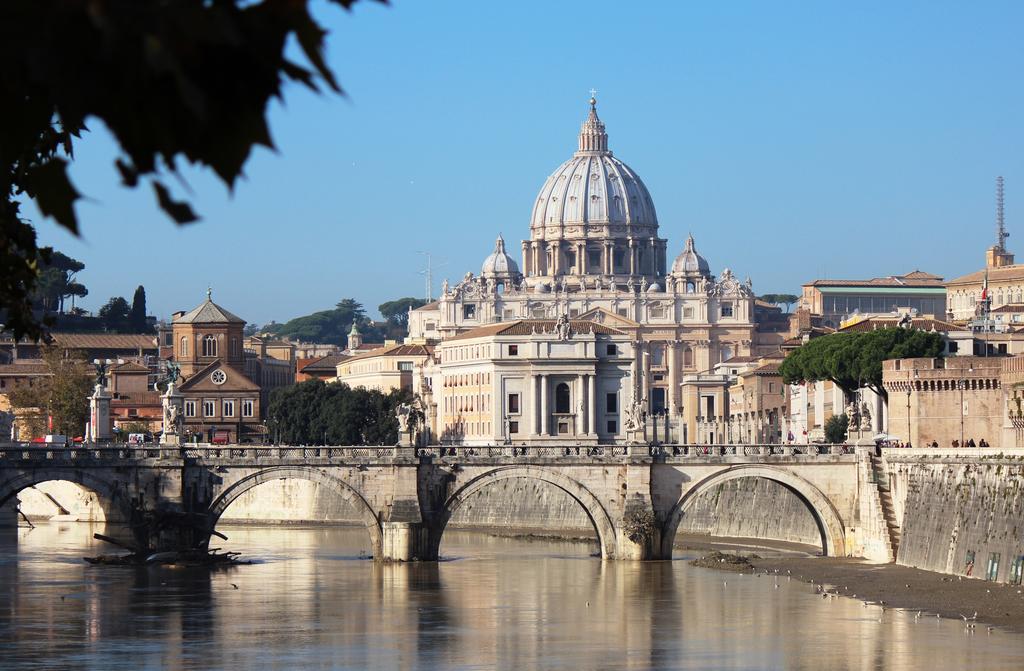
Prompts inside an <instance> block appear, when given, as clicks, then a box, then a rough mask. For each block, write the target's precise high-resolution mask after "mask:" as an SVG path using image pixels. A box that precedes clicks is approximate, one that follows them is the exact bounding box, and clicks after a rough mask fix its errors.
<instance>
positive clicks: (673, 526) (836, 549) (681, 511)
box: [661, 464, 846, 558]
mask: <svg viewBox="0 0 1024 671" xmlns="http://www.w3.org/2000/svg"><path fill="white" fill-rule="evenodd" d="M740 478H764V479H766V480H771V481H773V482H776V483H778V484H780V485H782V486H783V487H785V488H786V489H788V490H789V491H790V492H792V493H793V494H794V495H795V496H796V497H797V498H798V499H800V501H802V502H803V504H804V505H805V506H807V509H808V510H809V511H810V513H811V516H812V517H813V518H814V522H815V524H816V525H817V527H818V533H819V534H821V549H822V554H824V555H826V556H830V555H840V556H842V555H845V553H846V531H845V525H844V524H843V521H842V519H841V518H840V517H839V512H838V511H837V510H836V508H835V506H834V505H832V502H831V501H829V499H828V497H827V496H825V494H824V493H823V492H822V491H821V490H820V489H818V488H817V487H816V486H814V485H813V484H812V483H811V482H809V481H807V480H805V479H804V478H802V477H800V476H798V475H795V474H794V473H792V472H791V471H788V470H785V469H782V468H777V467H774V466H762V465H758V464H749V465H747V464H743V465H737V466H732V467H729V468H726V469H724V470H721V471H718V472H717V473H714V474H713V475H710V476H708V477H706V478H704V479H703V480H701V481H700V482H697V483H696V484H694V485H693V486H692V487H690V488H689V489H688V490H687V491H686V492H685V493H683V495H682V497H680V499H679V501H677V502H676V504H675V505H674V506H673V507H672V510H670V511H669V514H668V519H667V520H666V521H665V527H664V533H663V534H662V537H661V543H662V546H661V551H662V556H663V557H666V558H669V557H671V556H672V545H673V542H674V541H675V537H676V531H677V530H678V528H679V524H680V522H682V521H683V516H684V515H685V514H686V511H687V510H688V509H689V507H690V506H691V505H692V503H693V501H695V500H696V499H697V497H698V496H700V495H701V494H702V493H704V492H706V491H708V490H709V489H711V488H713V487H716V486H718V485H721V484H723V483H725V482H728V481H730V480H738V479H740Z"/></svg>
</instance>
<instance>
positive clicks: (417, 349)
mask: <svg viewBox="0 0 1024 671" xmlns="http://www.w3.org/2000/svg"><path fill="white" fill-rule="evenodd" d="M433 352H434V347H433V345H388V346H386V347H384V346H379V347H377V349H375V350H372V351H369V352H360V353H359V354H357V355H355V356H353V357H348V358H346V359H345V361H354V360H356V359H360V360H362V359H372V358H374V357H378V356H429V355H430V354H432V353H433Z"/></svg>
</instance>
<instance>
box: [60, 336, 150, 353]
mask: <svg viewBox="0 0 1024 671" xmlns="http://www.w3.org/2000/svg"><path fill="white" fill-rule="evenodd" d="M53 339H54V344H55V345H57V346H58V347H64V348H67V349H124V350H140V349H141V350H155V349H156V336H155V335H148V334H145V333H54V334H53Z"/></svg>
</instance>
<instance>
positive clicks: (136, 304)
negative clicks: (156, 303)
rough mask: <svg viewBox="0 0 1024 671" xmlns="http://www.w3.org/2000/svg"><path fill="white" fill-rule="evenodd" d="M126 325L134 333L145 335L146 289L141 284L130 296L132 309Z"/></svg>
mask: <svg viewBox="0 0 1024 671" xmlns="http://www.w3.org/2000/svg"><path fill="white" fill-rule="evenodd" d="M128 323H129V324H130V325H131V328H132V330H133V331H135V332H136V333H145V332H146V330H147V328H146V288H145V287H143V286H142V285H141V284H140V285H139V286H137V287H136V288H135V295H134V296H132V309H131V312H130V313H129V314H128Z"/></svg>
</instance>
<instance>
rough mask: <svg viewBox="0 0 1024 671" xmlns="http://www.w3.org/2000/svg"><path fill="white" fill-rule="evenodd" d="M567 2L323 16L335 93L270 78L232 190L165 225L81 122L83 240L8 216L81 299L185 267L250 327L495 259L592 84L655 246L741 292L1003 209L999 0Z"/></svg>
mask: <svg viewBox="0 0 1024 671" xmlns="http://www.w3.org/2000/svg"><path fill="white" fill-rule="evenodd" d="M616 6H617V5H610V4H609V5H607V8H608V10H609V11H610V10H611V9H612V8H613V7H616ZM587 7H589V8H591V10H590V11H589V12H581V11H580V8H581V6H579V5H574V6H559V7H556V8H547V9H546V10H545V15H544V16H545V20H544V21H536V20H535V19H536V17H535V16H532V13H530V12H524V11H521V7H517V8H512V7H503V6H501V7H487V8H486V9H483V8H479V7H474V6H471V5H459V6H458V7H455V6H449V7H446V8H443V9H440V10H438V9H436V8H432V9H427V8H424V7H417V6H414V5H411V4H410V5H403V4H398V5H395V6H392V7H378V6H375V5H367V6H365V7H363V6H357V7H356V8H355V10H354V12H353V13H352V14H351V15H350V16H348V15H341V14H339V13H334V12H328V13H325V17H324V18H325V20H326V21H327V22H328V24H329V25H330V26H331V28H332V29H333V34H332V35H331V37H330V38H329V40H328V45H329V50H328V54H327V56H328V62H329V63H330V65H331V66H332V67H333V68H335V69H336V71H337V72H338V75H339V78H340V81H341V84H342V86H343V87H345V89H346V91H347V92H348V96H349V97H348V98H341V97H338V96H331V95H325V96H321V97H316V96H310V95H307V94H306V93H304V92H301V91H299V90H297V89H296V88H294V87H292V88H291V89H289V90H288V93H287V99H286V104H285V105H284V106H283V107H282V106H280V105H277V106H275V107H274V109H273V111H272V112H271V131H272V134H273V136H274V138H275V141H276V142H277V144H278V147H279V153H278V154H272V153H270V152H266V151H258V152H257V153H256V154H255V155H254V157H253V160H252V162H251V164H250V165H249V166H248V168H249V169H248V171H247V172H248V174H249V179H248V180H245V181H242V182H241V183H240V184H239V185H238V186H237V187H236V193H235V195H234V197H233V198H231V197H229V196H228V195H227V194H226V192H225V190H224V189H223V187H221V186H220V185H219V184H216V183H214V181H213V180H210V179H209V176H208V175H204V174H201V173H196V172H191V173H190V172H186V173H185V178H186V180H187V181H188V183H189V185H190V186H191V188H192V189H193V190H194V192H195V197H194V203H195V206H196V209H197V211H198V212H199V213H200V214H201V215H202V216H203V218H204V220H203V221H201V222H200V223H198V224H194V225H191V226H186V227H183V228H181V229H176V228H175V227H174V225H173V224H171V223H170V222H169V221H168V220H167V219H166V218H165V217H164V215H163V214H162V213H160V212H159V211H158V210H157V208H156V207H155V204H154V203H153V202H152V198H151V194H150V193H149V192H148V191H145V190H140V191H138V192H133V191H126V190H124V189H122V188H120V187H119V186H117V177H116V175H115V174H114V168H113V165H112V160H113V158H114V156H115V154H114V153H113V145H112V141H111V140H110V139H109V137H106V136H105V131H103V130H101V129H99V128H95V129H94V131H93V137H92V138H88V139H87V141H86V142H84V143H82V144H81V146H80V149H79V154H78V156H76V161H75V164H74V166H73V167H72V171H71V173H72V177H73V179H74V180H75V183H76V185H77V186H78V188H79V190H80V191H81V192H83V193H84V194H85V195H86V196H87V197H88V198H90V199H91V200H90V202H88V203H85V204H83V205H82V206H80V208H79V213H80V216H81V220H82V234H83V237H82V239H81V240H75V239H73V238H72V237H71V236H69V235H67V234H65V233H64V232H63V231H58V230H57V228H56V226H55V225H54V224H53V223H52V222H50V221H47V220H43V219H42V218H41V217H39V216H38V214H37V213H36V211H35V210H34V208H33V207H26V214H27V216H28V217H29V218H30V219H32V220H33V221H35V222H36V223H37V224H38V228H39V236H40V241H41V242H42V243H43V244H52V245H54V246H55V247H56V248H57V249H60V250H62V251H64V252H65V253H68V254H69V255H71V256H74V257H76V258H79V259H80V260H82V261H84V262H85V263H86V264H87V267H86V270H85V271H84V272H83V273H82V274H81V280H82V281H83V282H84V283H85V284H86V286H88V287H89V289H90V296H89V297H87V298H86V299H85V300H84V301H82V304H84V305H85V306H86V307H87V308H88V309H92V310H96V309H98V307H99V306H100V305H102V304H103V303H104V302H106V300H107V299H108V298H109V297H110V296H112V295H125V296H126V297H127V296H130V294H131V292H132V290H133V289H134V287H135V286H136V285H137V284H140V283H141V284H144V285H145V286H146V289H147V294H148V298H149V305H150V310H151V312H153V313H154V314H156V315H157V316H158V317H160V318H167V317H168V316H169V315H170V313H171V312H173V311H175V310H180V309H189V308H190V307H191V306H192V305H193V304H195V303H196V302H197V301H198V300H199V299H200V298H201V296H202V293H203V292H205V289H206V287H207V286H208V285H212V287H213V290H214V295H215V297H216V298H217V300H218V301H219V302H221V303H223V304H225V305H230V306H232V309H233V310H235V311H236V312H237V313H238V314H239V315H240V316H242V317H243V318H245V319H246V320H247V321H249V322H253V323H258V324H263V323H266V322H267V321H270V320H271V319H276V320H277V321H285V320H287V319H289V318H291V317H295V316H298V315H302V314H307V313H309V312H312V311H315V310H319V309H326V308H329V307H331V306H332V305H333V304H334V303H335V302H337V301H338V300H340V299H341V298H345V297H353V298H356V299H357V300H359V301H360V302H362V303H363V304H364V305H365V306H366V307H367V308H368V312H370V313H371V314H375V309H376V306H377V305H378V304H379V303H382V302H384V301H387V300H390V299H393V298H397V297H399V296H421V295H422V294H423V277H422V275H421V274H420V273H419V271H420V270H422V267H423V265H424V258H423V256H422V255H421V254H419V252H420V251H422V250H427V251H430V252H432V253H433V255H434V257H435V262H436V263H442V262H443V263H445V265H444V266H443V267H440V268H437V269H436V270H435V273H434V291H433V293H434V295H435V296H436V295H437V293H438V290H439V287H440V284H441V281H442V280H443V279H444V278H445V277H448V278H450V279H452V280H457V279H458V278H460V277H461V276H462V275H463V274H464V273H465V272H466V271H472V272H474V273H476V272H478V271H479V265H480V263H481V261H482V260H483V259H484V257H485V256H487V254H488V253H489V252H490V251H491V249H492V248H493V240H494V235H495V234H497V233H501V234H503V235H504V237H505V239H506V240H507V241H508V242H509V247H510V250H512V252H513V253H512V255H513V257H514V258H516V259H517V260H518V259H519V258H520V255H519V253H518V241H519V240H521V239H526V238H527V237H528V232H529V217H530V210H531V208H532V203H533V201H534V199H535V198H536V194H537V191H538V190H539V189H540V187H541V185H542V184H543V181H544V179H545V177H546V176H547V175H548V174H550V172H551V171H552V170H553V169H554V168H555V167H556V166H557V165H558V164H559V163H561V162H562V161H564V160H565V159H566V158H568V156H569V155H571V153H572V151H573V149H574V145H575V139H576V132H577V130H578V127H579V123H580V122H581V121H582V119H583V118H584V117H585V114H586V109H587V106H586V98H587V96H588V95H589V93H588V91H589V89H590V88H591V87H593V88H596V89H597V97H598V99H599V101H600V102H599V105H600V111H601V117H602V119H603V120H604V121H605V123H606V124H607V127H608V134H609V147H610V148H611V149H612V151H613V152H615V155H616V156H617V157H620V158H622V159H623V160H625V161H626V162H627V163H628V164H629V165H630V166H631V167H633V168H634V169H635V170H636V171H637V172H638V173H639V175H640V176H641V177H642V178H643V179H644V181H645V183H646V184H647V185H648V187H649V188H650V191H651V195H652V198H653V199H654V202H655V204H656V206H657V208H658V218H659V220H660V222H661V228H662V231H663V232H662V235H663V236H664V237H666V238H668V240H669V247H668V255H669V257H670V258H672V257H674V256H675V255H676V254H678V253H679V252H680V251H681V250H682V248H683V243H684V240H685V238H686V235H687V234H688V233H690V232H692V233H693V235H694V237H695V238H696V241H697V244H698V246H699V248H700V250H701V252H702V254H704V255H705V256H706V257H707V258H708V260H709V262H710V264H711V270H712V272H713V273H715V274H716V275H719V274H721V272H722V270H723V269H724V268H725V267H726V265H728V266H729V267H730V268H731V269H732V270H733V272H735V273H736V274H737V275H739V276H740V277H746V276H748V275H749V276H750V277H751V278H752V279H753V282H754V290H755V291H756V292H757V293H758V294H763V293H772V292H787V293H799V286H800V284H802V283H804V282H808V281H811V280H813V279H815V278H820V277H872V276H878V275H889V274H902V273H906V272H909V271H911V270H914V269H915V268H920V269H921V270H925V271H928V272H932V273H936V274H939V275H943V276H945V277H946V278H947V279H952V278H954V277H957V276H959V275H962V274H966V273H968V272H971V271H973V270H976V269H977V268H978V267H980V266H981V265H982V263H983V260H984V259H983V254H984V249H985V247H987V246H989V245H991V244H992V243H993V242H994V240H995V177H996V176H997V175H1003V176H1004V177H1005V179H1006V184H1007V200H1006V221H1007V225H1008V228H1009V230H1010V232H1011V233H1014V232H1016V230H1018V227H1017V222H1018V221H1019V220H1020V217H1019V215H1018V213H1019V212H1020V211H1021V210H1020V208H1019V207H1018V206H1017V205H1016V203H1018V202H1019V197H1018V196H1017V194H1018V193H1020V189H1019V188H1018V185H1020V184H1022V183H1024V170H1022V167H1024V166H1022V165H1021V159H1020V157H1021V156H1022V155H1024V151H1022V149H1024V145H1022V141H1021V135H1020V133H1019V122H1018V121H1017V120H1016V119H1014V118H1013V114H1012V112H1013V110H1014V109H1019V107H1020V103H1021V102H1024V100H1022V94H1021V93H1020V92H1019V91H1018V90H1015V89H1014V87H1009V86H1004V85H1002V82H1004V81H1011V77H1012V73H1013V72H1014V71H1015V70H1019V66H1020V64H1021V60H1022V59H1021V54H1020V49H1019V47H1016V46H1014V45H1015V43H1014V42H1013V39H1012V38H1013V36H1012V28H1011V27H1012V25H1013V24H1014V22H1013V21H1012V20H1008V19H1009V18H1010V17H1011V16H1013V15H1019V14H1020V13H1021V10H1020V9H1019V8H1017V7H1015V6H1012V5H1009V4H1005V5H1002V6H1000V5H987V6H986V7H983V8H970V9H969V10H968V9H967V8H958V7H956V6H954V5H952V4H950V5H948V6H945V7H934V6H931V5H930V6H929V8H930V10H931V11H929V12H928V13H927V14H922V13H921V12H915V11H914V10H913V9H911V8H892V7H888V6H883V5H882V4H880V3H879V4H874V5H868V6H859V7H857V8H832V9H829V10H825V9H820V8H819V9H816V10H815V11H813V12H811V11H808V10H806V8H802V9H800V10H796V9H779V8H771V9H766V8H758V7H753V6H746V7H743V8H738V9H726V8H694V7H687V8H678V7H673V8H658V9H652V8H634V9H632V10H631V12H630V13H628V15H618V14H617V15H616V24H615V28H616V34H617V35H625V36H632V35H634V34H641V31H647V32H648V33H650V35H649V36H650V38H651V39H644V40H634V39H625V38H624V39H609V40H606V41H604V42H603V43H602V44H601V46H600V48H599V49H597V50H594V49H592V48H589V49H588V48H585V45H586V44H587V39H588V38H575V37H572V36H569V37H566V36H565V35H564V31H562V30H561V29H560V28H558V26H560V25H569V24H567V23H566V21H568V20H570V19H571V20H572V21H573V22H574V23H575V25H577V27H578V29H579V33H580V34H581V35H586V34H590V33H592V32H595V33H596V32H600V31H599V29H600V28H604V29H605V30H607V27H608V22H607V19H606V18H604V17H606V16H607V15H608V14H607V13H605V12H602V11H601V8H600V7H593V6H592V5H587ZM432 10H433V11H432ZM456 15H458V16H459V17H461V19H460V21H458V22H452V21H450V19H451V18H452V17H453V16H456ZM467 18H468V25H472V26H474V29H473V30H467V29H466V28H465V26H466V25H467V20H466V19H467ZM449 23H452V24H453V25H449ZM908 36H911V37H912V38H913V39H907V37H908ZM527 42H529V44H528V48H524V45H527ZM394 45H399V46H398V47H395V46H394ZM580 45H583V46H580ZM865 45H868V46H870V49H869V50H865V49H864V46H865ZM510 54H515V56H516V58H515V59H511V60H510V58H509V56H510ZM470 56H471V57H470ZM412 59H416V60H415V61H412ZM411 62H414V63H415V65H414V66H413V67H410V63H411ZM676 67H678V68H679V69H678V70H676V69H674V68H676ZM768 100H770V101H771V104H770V105H767V104H765V101H768ZM172 188H175V189H176V190H177V192H178V194H179V195H181V194H183V193H185V192H184V191H183V190H182V188H181V186H180V185H177V184H172ZM1015 239H1016V238H1015V237H1011V238H1010V240H1009V248H1010V249H1011V251H1012V250H1014V248H1015V246H1016V245H1015ZM125 249H128V250H130V251H128V252H125V251H124V250H125ZM158 258H159V259H164V258H170V259H171V260H172V261H174V260H176V259H177V260H180V261H181V262H183V263H185V264H186V265H187V267H188V269H189V272H188V273H186V274H178V275H175V274H173V273H171V272H169V271H168V270H167V269H161V267H160V265H159V264H157V263H154V262H152V261H153V260H155V259H158ZM172 265H173V263H172Z"/></svg>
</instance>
